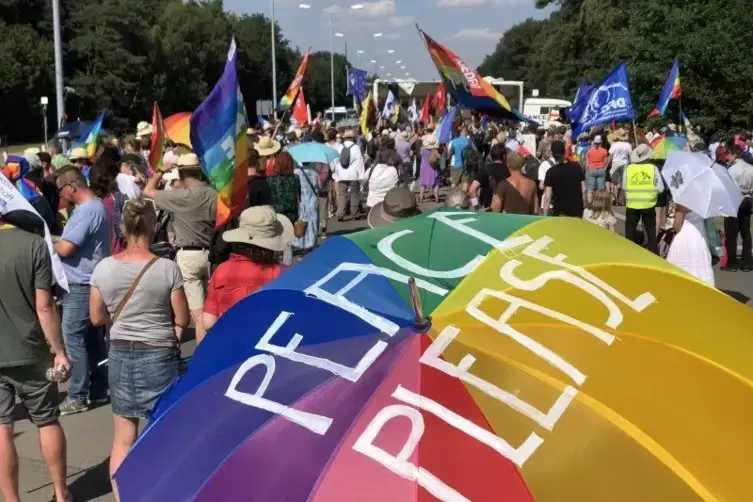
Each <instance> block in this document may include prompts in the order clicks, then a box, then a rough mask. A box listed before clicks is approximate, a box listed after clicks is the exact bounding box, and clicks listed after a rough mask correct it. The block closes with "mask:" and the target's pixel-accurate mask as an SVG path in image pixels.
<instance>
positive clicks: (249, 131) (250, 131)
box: [246, 127, 259, 136]
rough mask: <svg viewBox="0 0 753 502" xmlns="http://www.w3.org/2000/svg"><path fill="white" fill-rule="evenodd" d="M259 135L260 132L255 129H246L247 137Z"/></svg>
mask: <svg viewBox="0 0 753 502" xmlns="http://www.w3.org/2000/svg"><path fill="white" fill-rule="evenodd" d="M257 134H259V131H257V130H256V129H254V128H253V127H249V128H248V129H246V135H247V136H256V135H257Z"/></svg>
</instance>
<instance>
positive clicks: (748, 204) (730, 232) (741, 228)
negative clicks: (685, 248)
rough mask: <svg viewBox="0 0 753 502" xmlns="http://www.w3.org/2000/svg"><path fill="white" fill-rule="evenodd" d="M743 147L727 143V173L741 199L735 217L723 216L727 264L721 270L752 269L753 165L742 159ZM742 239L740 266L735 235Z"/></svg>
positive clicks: (744, 270) (746, 270)
mask: <svg viewBox="0 0 753 502" xmlns="http://www.w3.org/2000/svg"><path fill="white" fill-rule="evenodd" d="M742 155H743V149H742V147H741V146H740V145H737V144H732V145H729V148H728V154H727V159H728V161H729V162H731V163H732V165H731V166H730V168H729V175H730V177H731V178H732V180H733V181H734V182H735V184H736V185H737V186H738V188H740V192H741V193H742V195H743V201H742V202H741V203H740V208H739V209H738V210H737V218H724V236H725V238H726V241H727V265H726V266H725V267H722V270H726V271H730V272H734V271H736V270H742V271H743V272H750V271H753V249H752V248H753V239H752V238H751V232H750V215H751V210H753V204H752V202H753V199H751V197H753V165H750V164H748V163H747V162H745V161H744V160H743V159H742ZM738 235H740V237H741V238H742V241H743V253H742V261H743V264H742V266H741V267H738V264H737V236H738Z"/></svg>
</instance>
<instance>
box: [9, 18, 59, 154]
mask: <svg viewBox="0 0 753 502" xmlns="http://www.w3.org/2000/svg"><path fill="white" fill-rule="evenodd" d="M51 63H52V47H51V43H50V42H49V41H48V40H45V39H44V38H43V37H41V36H40V35H39V34H38V33H37V32H36V31H35V30H34V29H32V28H31V27H29V26H27V25H6V24H5V22H3V21H0V69H2V75H3V77H2V78H0V110H2V114H0V117H1V118H0V135H1V136H5V135H7V137H8V138H9V140H11V141H13V140H19V139H20V140H26V139H28V138H29V137H32V138H41V137H42V136H43V133H44V131H43V127H42V121H43V117H42V111H41V107H40V105H39V98H40V97H41V96H44V95H49V93H48V91H49V89H50V84H51V81H52V79H53V74H52V72H51V66H50V65H51ZM53 123H54V120H53Z"/></svg>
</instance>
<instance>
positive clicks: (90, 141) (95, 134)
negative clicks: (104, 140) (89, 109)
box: [73, 112, 105, 159]
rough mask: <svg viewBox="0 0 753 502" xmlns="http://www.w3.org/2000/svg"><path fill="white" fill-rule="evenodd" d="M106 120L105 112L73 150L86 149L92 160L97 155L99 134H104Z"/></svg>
mask: <svg viewBox="0 0 753 502" xmlns="http://www.w3.org/2000/svg"><path fill="white" fill-rule="evenodd" d="M104 119H105V112H102V113H100V114H99V117H98V118H97V120H95V121H94V123H93V124H92V126H91V127H90V128H89V131H88V132H87V133H86V134H84V135H83V136H81V138H83V139H82V140H81V141H80V142H79V143H76V144H75V145H73V148H78V147H81V148H85V149H86V153H87V154H88V155H89V158H90V159H91V158H92V157H94V154H95V153H97V144H99V134H100V133H101V132H102V122H103V121H104Z"/></svg>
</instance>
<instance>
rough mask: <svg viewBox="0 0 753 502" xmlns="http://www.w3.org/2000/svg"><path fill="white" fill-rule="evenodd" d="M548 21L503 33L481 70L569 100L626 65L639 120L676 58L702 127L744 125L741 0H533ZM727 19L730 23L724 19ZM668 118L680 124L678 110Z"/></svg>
mask: <svg viewBox="0 0 753 502" xmlns="http://www.w3.org/2000/svg"><path fill="white" fill-rule="evenodd" d="M537 6H539V7H548V6H555V7H557V10H555V11H554V12H553V13H552V14H551V15H550V17H549V19H546V20H542V21H531V20H528V21H526V22H524V23H522V24H519V25H517V26H514V27H513V28H511V29H510V30H508V31H507V32H506V33H505V34H504V36H503V37H502V39H500V41H499V43H498V44H497V47H496V48H495V51H494V52H493V53H492V54H490V55H488V56H487V57H486V58H485V60H484V62H483V63H482V65H481V67H480V70H481V71H482V72H483V73H484V74H492V75H494V76H500V75H501V76H503V77H504V78H508V79H520V80H524V81H525V82H526V86H527V88H538V89H540V90H541V92H542V94H543V95H546V96H550V97H558V98H566V99H572V97H573V96H574V94H575V90H576V88H577V87H578V85H579V84H580V83H581V82H582V80H583V79H589V80H591V81H592V82H597V81H599V80H600V79H602V78H603V77H604V76H605V75H606V74H607V73H608V72H609V71H610V70H611V69H612V68H614V67H615V66H616V65H617V64H618V63H619V62H620V61H626V62H627V63H628V75H629V78H630V86H631V93H632V98H633V105H634V108H635V110H636V114H637V116H638V119H639V121H641V120H643V119H645V118H646V115H647V114H648V112H650V111H651V110H652V109H653V107H654V106H655V104H656V101H657V99H658V96H659V93H660V91H661V87H662V84H663V83H664V80H665V79H666V78H667V75H668V73H669V69H670V67H671V65H672V61H673V60H674V58H676V57H678V58H680V61H681V71H680V76H681V82H682V88H683V97H682V107H683V110H685V111H686V113H687V114H688V116H689V117H690V119H691V121H693V122H694V123H697V124H701V125H703V126H705V128H706V129H707V130H712V129H721V130H733V129H739V128H743V127H750V117H751V116H752V115H753V103H752V102H751V101H750V99H749V97H748V95H749V88H750V85H749V84H748V82H749V80H750V76H751V75H753V61H751V60H750V58H748V57H747V54H746V52H745V51H741V50H740V48H741V47H748V46H750V44H751V43H752V42H753V33H751V31H750V30H749V29H747V26H750V25H751V23H753V9H751V8H750V4H749V2H746V1H744V0H685V1H680V0H540V1H537ZM731 19H734V20H735V21H734V22H730V20H731ZM664 120H665V122H666V121H667V120H672V121H674V122H677V121H678V120H679V103H673V104H672V105H670V110H669V113H668V117H666V118H665V119H664Z"/></svg>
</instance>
